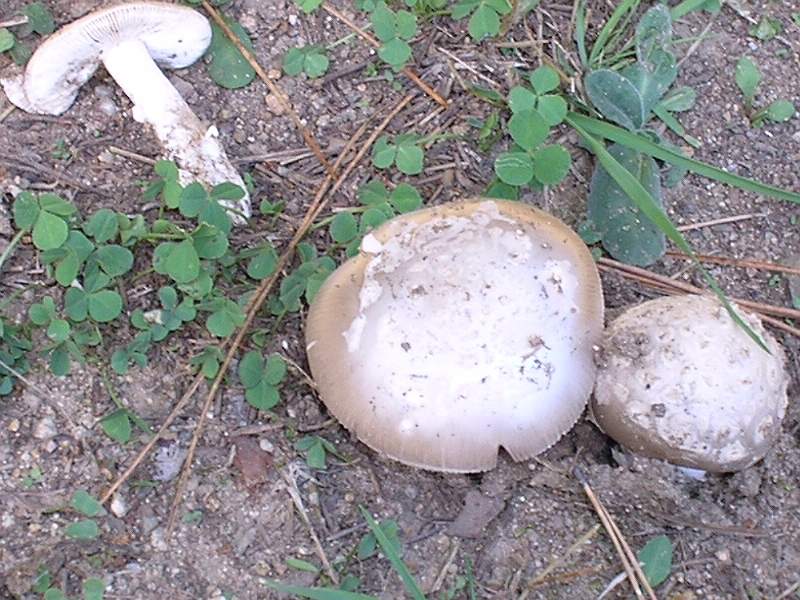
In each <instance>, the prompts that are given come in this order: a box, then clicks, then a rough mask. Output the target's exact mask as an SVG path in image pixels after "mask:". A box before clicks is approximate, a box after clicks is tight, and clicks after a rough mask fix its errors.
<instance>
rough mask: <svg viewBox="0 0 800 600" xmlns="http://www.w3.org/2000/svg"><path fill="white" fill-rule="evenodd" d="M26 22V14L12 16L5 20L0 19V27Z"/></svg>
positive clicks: (14, 25)
mask: <svg viewBox="0 0 800 600" xmlns="http://www.w3.org/2000/svg"><path fill="white" fill-rule="evenodd" d="M27 22H28V17H27V16H24V15H23V16H20V17H12V18H11V19H8V20H6V21H0V27H16V26H17V25H25V24H26V23H27Z"/></svg>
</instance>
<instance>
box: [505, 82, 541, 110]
mask: <svg viewBox="0 0 800 600" xmlns="http://www.w3.org/2000/svg"><path fill="white" fill-rule="evenodd" d="M536 100H537V96H536V94H534V93H533V92H532V91H531V90H529V89H528V88H526V87H522V86H520V85H517V86H514V87H513V88H511V90H510V91H509V92H508V106H509V108H510V109H511V112H513V113H518V112H522V111H523V110H533V109H534V108H536Z"/></svg>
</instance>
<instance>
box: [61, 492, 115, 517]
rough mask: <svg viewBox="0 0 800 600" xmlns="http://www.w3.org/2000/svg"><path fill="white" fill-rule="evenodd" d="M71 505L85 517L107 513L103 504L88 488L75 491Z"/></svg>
mask: <svg viewBox="0 0 800 600" xmlns="http://www.w3.org/2000/svg"><path fill="white" fill-rule="evenodd" d="M70 505H71V506H72V508H74V509H75V510H77V511H78V512H79V513H81V514H82V515H83V516H85V517H96V516H98V515H99V516H102V515H104V514H105V513H106V510H105V509H104V508H103V505H102V504H100V503H99V502H98V501H97V500H96V499H95V498H94V497H93V496H92V495H91V494H89V492H87V491H86V490H78V491H77V492H75V494H73V496H72V502H71V503H70Z"/></svg>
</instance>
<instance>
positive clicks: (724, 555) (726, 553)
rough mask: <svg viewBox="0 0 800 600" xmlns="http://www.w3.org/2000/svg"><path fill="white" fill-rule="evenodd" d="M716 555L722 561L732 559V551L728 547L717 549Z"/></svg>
mask: <svg viewBox="0 0 800 600" xmlns="http://www.w3.org/2000/svg"><path fill="white" fill-rule="evenodd" d="M714 556H716V557H717V560H718V561H720V562H724V563H726V562H729V561H730V560H731V552H730V550H728V549H727V548H722V549H721V550H717V551H716V552H715V553H714Z"/></svg>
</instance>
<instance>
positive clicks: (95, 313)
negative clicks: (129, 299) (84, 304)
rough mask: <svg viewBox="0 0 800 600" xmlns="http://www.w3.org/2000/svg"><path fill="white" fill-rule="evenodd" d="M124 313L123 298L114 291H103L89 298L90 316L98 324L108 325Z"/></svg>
mask: <svg viewBox="0 0 800 600" xmlns="http://www.w3.org/2000/svg"><path fill="white" fill-rule="evenodd" d="M121 312H122V298H121V297H120V295H119V294H118V293H117V292H115V291H113V290H101V291H99V292H95V293H94V294H91V295H90V296H89V316H90V317H92V319H94V320H95V321H97V322H98V323H108V322H110V321H113V320H114V319H116V318H117V317H118V316H119V315H120V313H121Z"/></svg>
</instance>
